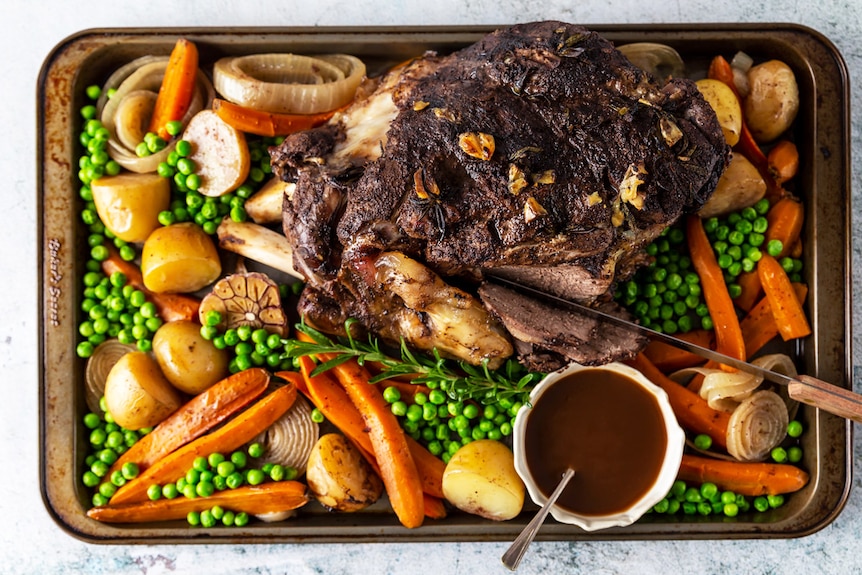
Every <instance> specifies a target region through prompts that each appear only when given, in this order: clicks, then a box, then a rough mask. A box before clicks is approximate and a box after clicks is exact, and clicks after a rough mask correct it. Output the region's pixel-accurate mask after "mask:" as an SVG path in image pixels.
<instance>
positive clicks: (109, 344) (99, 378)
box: [84, 339, 137, 413]
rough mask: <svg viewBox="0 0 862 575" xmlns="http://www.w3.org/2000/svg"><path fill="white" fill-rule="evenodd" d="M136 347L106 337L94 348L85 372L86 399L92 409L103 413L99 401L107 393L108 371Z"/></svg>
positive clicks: (94, 411)
mask: <svg viewBox="0 0 862 575" xmlns="http://www.w3.org/2000/svg"><path fill="white" fill-rule="evenodd" d="M136 349H137V348H136V347H135V346H133V345H128V344H125V343H120V342H119V340H117V339H106V340H105V341H103V342H102V343H100V344H99V345H98V346H96V349H95V350H93V355H91V356H90V359H88V360H87V367H86V370H85V372H84V383H85V389H86V393H85V400H86V402H87V407H88V408H89V409H90V411H92V412H93V413H102V408H101V407H100V406H99V402H100V400H101V399H102V396H103V395H105V381H107V379H108V373H110V371H111V368H112V367H114V364H116V363H117V362H118V361H119V360H120V358H121V357H123V356H124V355H126V354H127V353H129V352H130V351H135V350H136Z"/></svg>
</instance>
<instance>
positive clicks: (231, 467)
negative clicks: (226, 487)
mask: <svg viewBox="0 0 862 575" xmlns="http://www.w3.org/2000/svg"><path fill="white" fill-rule="evenodd" d="M235 471H236V464H234V462H233V461H222V462H220V463H219V464H218V465H217V466H216V473H218V474H219V475H221V476H222V477H229V476H230V475H232V474H233V473H234V472H235Z"/></svg>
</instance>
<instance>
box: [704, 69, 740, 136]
mask: <svg viewBox="0 0 862 575" xmlns="http://www.w3.org/2000/svg"><path fill="white" fill-rule="evenodd" d="M696 83H697V89H698V90H700V93H701V94H702V95H703V97H704V99H705V100H706V101H707V102H708V103H709V105H710V106H711V107H712V109H713V110H714V111H715V115H716V117H718V123H719V125H720V126H721V131H722V132H723V133H724V139H725V140H726V141H727V145H729V146H735V145H736V143H737V142H738V141H739V135H740V134H741V133H742V105H741V104H740V102H739V98H737V97H736V94H734V93H733V90H731V89H730V87H729V86H728V85H727V84H725V83H724V82H722V81H720V80H713V79H712V78H704V79H702V80H698V81H697V82H696Z"/></svg>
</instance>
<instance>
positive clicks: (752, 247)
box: [703, 199, 802, 298]
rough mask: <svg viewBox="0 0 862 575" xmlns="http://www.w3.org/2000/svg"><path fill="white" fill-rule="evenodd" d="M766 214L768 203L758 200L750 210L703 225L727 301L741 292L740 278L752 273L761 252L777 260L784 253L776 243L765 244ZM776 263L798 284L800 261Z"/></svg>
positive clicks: (784, 260)
mask: <svg viewBox="0 0 862 575" xmlns="http://www.w3.org/2000/svg"><path fill="white" fill-rule="evenodd" d="M768 211H769V201H768V200H766V199H762V200H760V201H758V202H757V203H755V204H754V205H753V206H749V207H747V208H743V209H741V210H739V211H736V212H731V213H730V214H727V215H726V216H723V217H720V218H719V217H711V218H707V219H705V220H704V221H703V229H704V231H705V232H706V236H707V238H709V241H710V243H711V244H712V247H713V250H714V251H715V256H716V258H717V260H718V266H719V267H720V268H721V269H722V270H723V272H724V281H725V283H726V284H727V289H728V292H729V293H730V297H731V298H735V297H738V296H739V294H740V293H741V292H742V288H740V286H739V284H738V283H737V278H738V277H739V276H740V274H742V273H744V272H753V271H754V270H755V269H756V268H757V262H759V261H760V259H761V258H762V257H763V254H764V252H765V253H767V254H769V255H770V256H773V257H779V256H780V254H781V252H782V250H783V249H784V246H783V245H782V243H781V241H780V240H769V241H766V231H767V230H768V229H769V222H768V220H767V219H766V213H767V212H768ZM780 262H781V265H782V267H783V268H784V270H785V271H786V272H787V273H788V274H789V275H791V281H801V271H802V260H798V259H795V258H790V257H783V258H781V260H780Z"/></svg>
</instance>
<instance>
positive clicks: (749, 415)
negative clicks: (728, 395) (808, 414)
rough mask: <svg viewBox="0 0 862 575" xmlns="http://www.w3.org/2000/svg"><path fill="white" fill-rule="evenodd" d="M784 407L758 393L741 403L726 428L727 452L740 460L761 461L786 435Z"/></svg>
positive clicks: (773, 397)
mask: <svg viewBox="0 0 862 575" xmlns="http://www.w3.org/2000/svg"><path fill="white" fill-rule="evenodd" d="M787 423H788V416H787V406H786V405H785V404H784V400H783V399H781V397H779V396H778V394H777V393H775V392H773V391H768V390H761V391H758V392H757V393H755V394H754V395H752V396H751V397H749V398H747V399H745V400H743V401H742V403H740V404H739V406H738V407H737V408H736V410H734V412H733V413H732V414H731V416H730V422H729V423H728V426H727V452H728V453H729V454H730V455H732V456H733V457H735V458H736V459H738V460H740V461H763V460H764V459H766V457H767V456H768V455H769V452H770V451H772V448H773V447H775V446H776V445H778V444H779V443H781V442H782V441H783V440H784V438H785V437H786V436H787Z"/></svg>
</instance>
